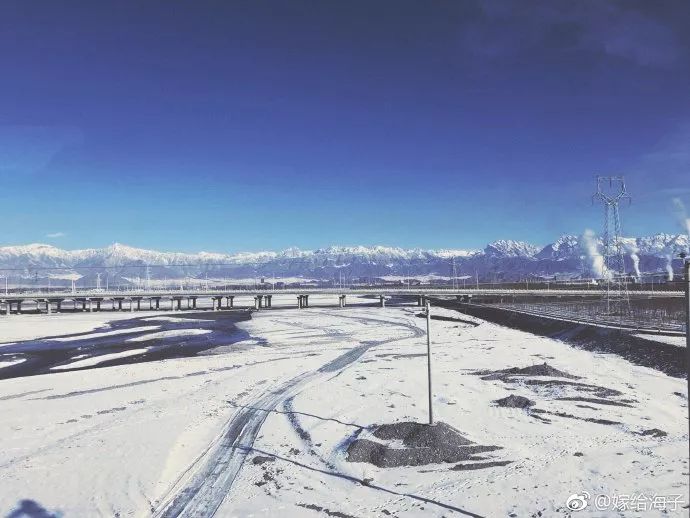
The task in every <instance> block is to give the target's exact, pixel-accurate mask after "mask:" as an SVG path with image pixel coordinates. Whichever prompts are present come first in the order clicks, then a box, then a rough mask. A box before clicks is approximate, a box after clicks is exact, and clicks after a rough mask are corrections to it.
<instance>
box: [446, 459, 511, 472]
mask: <svg viewBox="0 0 690 518" xmlns="http://www.w3.org/2000/svg"><path fill="white" fill-rule="evenodd" d="M512 462H513V461H512V460H494V461H491V462H481V463H476V462H475V463H469V464H456V465H455V466H453V467H452V468H450V469H451V470H452V471H470V470H474V469H485V468H493V467H497V466H507V465H508V464H510V463H512Z"/></svg>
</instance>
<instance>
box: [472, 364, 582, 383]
mask: <svg viewBox="0 0 690 518" xmlns="http://www.w3.org/2000/svg"><path fill="white" fill-rule="evenodd" d="M475 374H478V375H481V376H483V377H482V379H483V380H497V379H500V380H505V379H506V378H508V377H510V376H526V377H531V376H550V377H553V378H567V379H579V376H573V375H572V374H568V373H567V372H565V371H562V370H558V369H556V368H555V367H552V366H551V365H549V364H548V363H546V362H544V363H542V364H538V365H530V366H528V367H510V368H509V369H501V370H498V371H480V372H475Z"/></svg>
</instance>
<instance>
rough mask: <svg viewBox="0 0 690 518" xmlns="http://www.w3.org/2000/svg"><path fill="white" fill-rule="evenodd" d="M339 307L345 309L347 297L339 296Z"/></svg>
mask: <svg viewBox="0 0 690 518" xmlns="http://www.w3.org/2000/svg"><path fill="white" fill-rule="evenodd" d="M338 307H340V308H344V307H345V295H338Z"/></svg>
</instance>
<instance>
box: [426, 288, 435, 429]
mask: <svg viewBox="0 0 690 518" xmlns="http://www.w3.org/2000/svg"><path fill="white" fill-rule="evenodd" d="M430 328H431V304H429V301H428V300H427V301H426V360H427V362H426V365H427V378H428V381H429V425H432V424H434V411H433V402H432V396H431V334H430Z"/></svg>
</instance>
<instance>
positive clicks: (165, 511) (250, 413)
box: [153, 313, 424, 518]
mask: <svg viewBox="0 0 690 518" xmlns="http://www.w3.org/2000/svg"><path fill="white" fill-rule="evenodd" d="M328 314H329V315H332V316H336V315H337V316H338V317H340V318H347V319H352V320H355V321H358V322H361V323H363V324H379V325H381V324H382V325H387V326H391V325H392V326H394V327H404V328H406V329H408V330H409V331H410V334H409V335H408V336H403V337H398V338H394V339H390V340H381V341H371V342H364V343H361V345H358V346H356V347H354V348H352V349H350V350H349V351H347V352H346V353H344V354H342V355H340V356H338V357H337V358H335V359H334V360H331V361H330V362H328V363H326V364H324V365H323V366H322V367H321V368H319V369H318V370H315V371H309V372H304V373H302V374H300V375H299V376H297V377H295V378H293V379H291V380H289V381H287V382H285V383H283V384H281V385H279V386H277V387H274V388H273V389H272V390H270V391H267V392H264V393H263V394H262V395H260V396H259V397H258V398H257V399H255V400H254V401H251V402H249V403H247V404H246V405H245V406H244V407H243V408H240V409H239V410H238V412H237V413H235V414H234V415H233V417H232V418H231V419H230V421H229V422H228V423H227V424H226V425H225V428H224V430H223V432H222V434H221V435H220V436H219V437H218V439H216V441H214V442H213V443H212V444H211V445H209V447H208V448H207V450H206V453H205V454H204V455H202V457H200V458H199V460H198V461H197V462H196V463H195V464H194V465H192V466H190V468H189V469H188V470H187V473H190V472H193V475H192V476H191V477H189V478H188V479H187V480H185V481H184V482H180V483H178V484H177V485H176V486H175V487H173V488H172V489H171V491H170V492H169V493H168V494H167V495H165V496H164V497H163V499H162V501H161V504H160V505H159V507H158V509H156V510H155V511H154V513H153V516H155V517H158V518H171V517H176V516H194V517H208V516H213V515H214V514H215V513H216V511H217V510H218V508H219V507H220V505H221V504H222V503H223V500H224V499H225V498H226V497H228V496H229V494H230V491H231V489H232V484H233V482H234V481H235V478H236V477H237V474H238V473H239V471H240V469H241V468H242V464H243V463H244V460H245V458H246V456H247V453H248V451H250V450H251V448H252V445H253V444H254V441H255V439H256V437H257V435H258V433H259V430H260V429H261V426H262V425H263V423H264V421H265V420H266V417H267V415H268V414H269V412H271V411H272V410H274V409H275V408H276V407H278V405H280V404H282V403H283V402H284V401H285V400H286V399H288V398H290V397H294V396H295V395H296V394H298V393H299V392H300V390H302V388H303V387H304V386H305V385H306V384H307V383H309V382H312V381H315V380H317V379H319V378H322V377H326V376H328V375H330V374H333V373H337V372H339V371H342V370H343V369H345V368H346V367H348V366H349V365H351V364H353V363H354V362H356V361H357V360H358V359H359V358H360V357H361V356H362V355H363V354H364V353H365V352H367V351H368V350H369V349H371V348H372V347H375V346H378V345H383V344H388V343H393V342H397V341H400V340H407V339H409V338H414V337H422V336H424V331H423V330H422V329H421V328H419V327H417V326H415V325H412V324H408V323H405V322H393V321H391V320H382V319H377V318H368V317H354V316H345V315H343V314H342V313H328Z"/></svg>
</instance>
